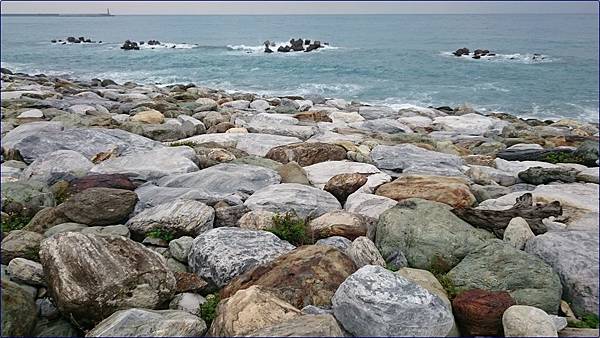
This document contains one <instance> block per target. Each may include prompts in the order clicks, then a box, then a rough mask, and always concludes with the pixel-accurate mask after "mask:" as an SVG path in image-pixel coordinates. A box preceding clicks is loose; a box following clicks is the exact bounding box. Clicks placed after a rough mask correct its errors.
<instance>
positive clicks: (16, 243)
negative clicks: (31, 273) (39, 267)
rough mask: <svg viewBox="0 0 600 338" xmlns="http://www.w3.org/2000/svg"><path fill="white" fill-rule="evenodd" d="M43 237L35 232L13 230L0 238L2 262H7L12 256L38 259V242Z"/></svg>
mask: <svg viewBox="0 0 600 338" xmlns="http://www.w3.org/2000/svg"><path fill="white" fill-rule="evenodd" d="M43 239H44V237H43V236H42V235H40V234H38V233H37V232H31V231H26V230H13V231H11V232H10V233H9V234H8V235H7V236H6V237H4V238H2V245H1V249H2V264H9V262H10V261H11V260H13V259H14V258H26V259H29V260H32V261H36V262H37V261H39V254H38V252H39V249H40V242H41V241H42V240H43Z"/></svg>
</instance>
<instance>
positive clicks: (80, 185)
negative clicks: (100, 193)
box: [69, 174, 135, 194]
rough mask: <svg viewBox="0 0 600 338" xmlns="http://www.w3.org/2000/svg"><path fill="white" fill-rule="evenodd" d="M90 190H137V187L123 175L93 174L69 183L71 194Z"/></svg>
mask: <svg viewBox="0 0 600 338" xmlns="http://www.w3.org/2000/svg"><path fill="white" fill-rule="evenodd" d="M89 188H113V189H125V190H135V185H134V184H133V183H132V182H131V180H129V178H128V177H127V176H126V175H123V174H91V175H87V176H84V177H80V178H75V179H73V180H72V181H70V182H69V193H70V194H76V193H78V192H82V191H84V190H85V189H89Z"/></svg>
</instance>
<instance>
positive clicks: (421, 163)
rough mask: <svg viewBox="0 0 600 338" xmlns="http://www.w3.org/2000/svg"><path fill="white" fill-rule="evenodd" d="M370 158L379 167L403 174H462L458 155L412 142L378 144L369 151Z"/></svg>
mask: <svg viewBox="0 0 600 338" xmlns="http://www.w3.org/2000/svg"><path fill="white" fill-rule="evenodd" d="M371 160H372V161H373V163H374V164H375V166H376V167H377V168H379V169H382V170H391V171H398V172H402V173H405V174H425V175H439V176H458V177H462V176H464V174H463V170H462V166H463V165H464V161H463V160H462V159H461V158H460V157H458V156H455V155H450V154H444V153H439V152H436V151H431V150H426V149H423V148H419V147H417V146H414V145H412V144H401V145H396V146H384V145H379V146H377V147H375V148H373V150H372V151H371Z"/></svg>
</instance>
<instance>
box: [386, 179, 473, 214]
mask: <svg viewBox="0 0 600 338" xmlns="http://www.w3.org/2000/svg"><path fill="white" fill-rule="evenodd" d="M467 183H468V182H467V181H466V180H464V179H461V178H455V177H444V176H423V175H407V176H402V177H399V178H397V179H396V180H394V181H392V182H390V183H385V184H383V185H381V186H380V187H379V188H377V190H376V192H375V193H376V194H377V195H380V196H385V197H389V198H391V199H393V200H396V201H401V200H404V199H408V198H422V199H426V200H430V201H435V202H440V203H445V204H448V205H450V206H452V207H454V208H466V207H470V206H472V205H473V204H474V203H475V202H476V200H475V196H473V194H472V193H471V191H470V190H469V186H468V185H467Z"/></svg>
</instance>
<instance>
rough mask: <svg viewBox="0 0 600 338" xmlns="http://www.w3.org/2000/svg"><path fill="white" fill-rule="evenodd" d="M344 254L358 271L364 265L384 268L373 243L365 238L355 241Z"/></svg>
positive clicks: (383, 261)
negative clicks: (350, 259)
mask: <svg viewBox="0 0 600 338" xmlns="http://www.w3.org/2000/svg"><path fill="white" fill-rule="evenodd" d="M345 252H346V254H347V255H348V256H350V258H352V260H353V261H354V264H356V267H357V268H359V269H360V268H362V267H363V266H365V265H379V266H382V267H384V268H385V260H383V257H381V253H379V250H377V247H376V246H375V243H373V242H372V241H371V240H370V239H368V238H367V237H365V236H361V237H358V238H357V239H355V240H354V241H353V242H352V244H350V246H349V247H348V248H347V249H346V251H345Z"/></svg>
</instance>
